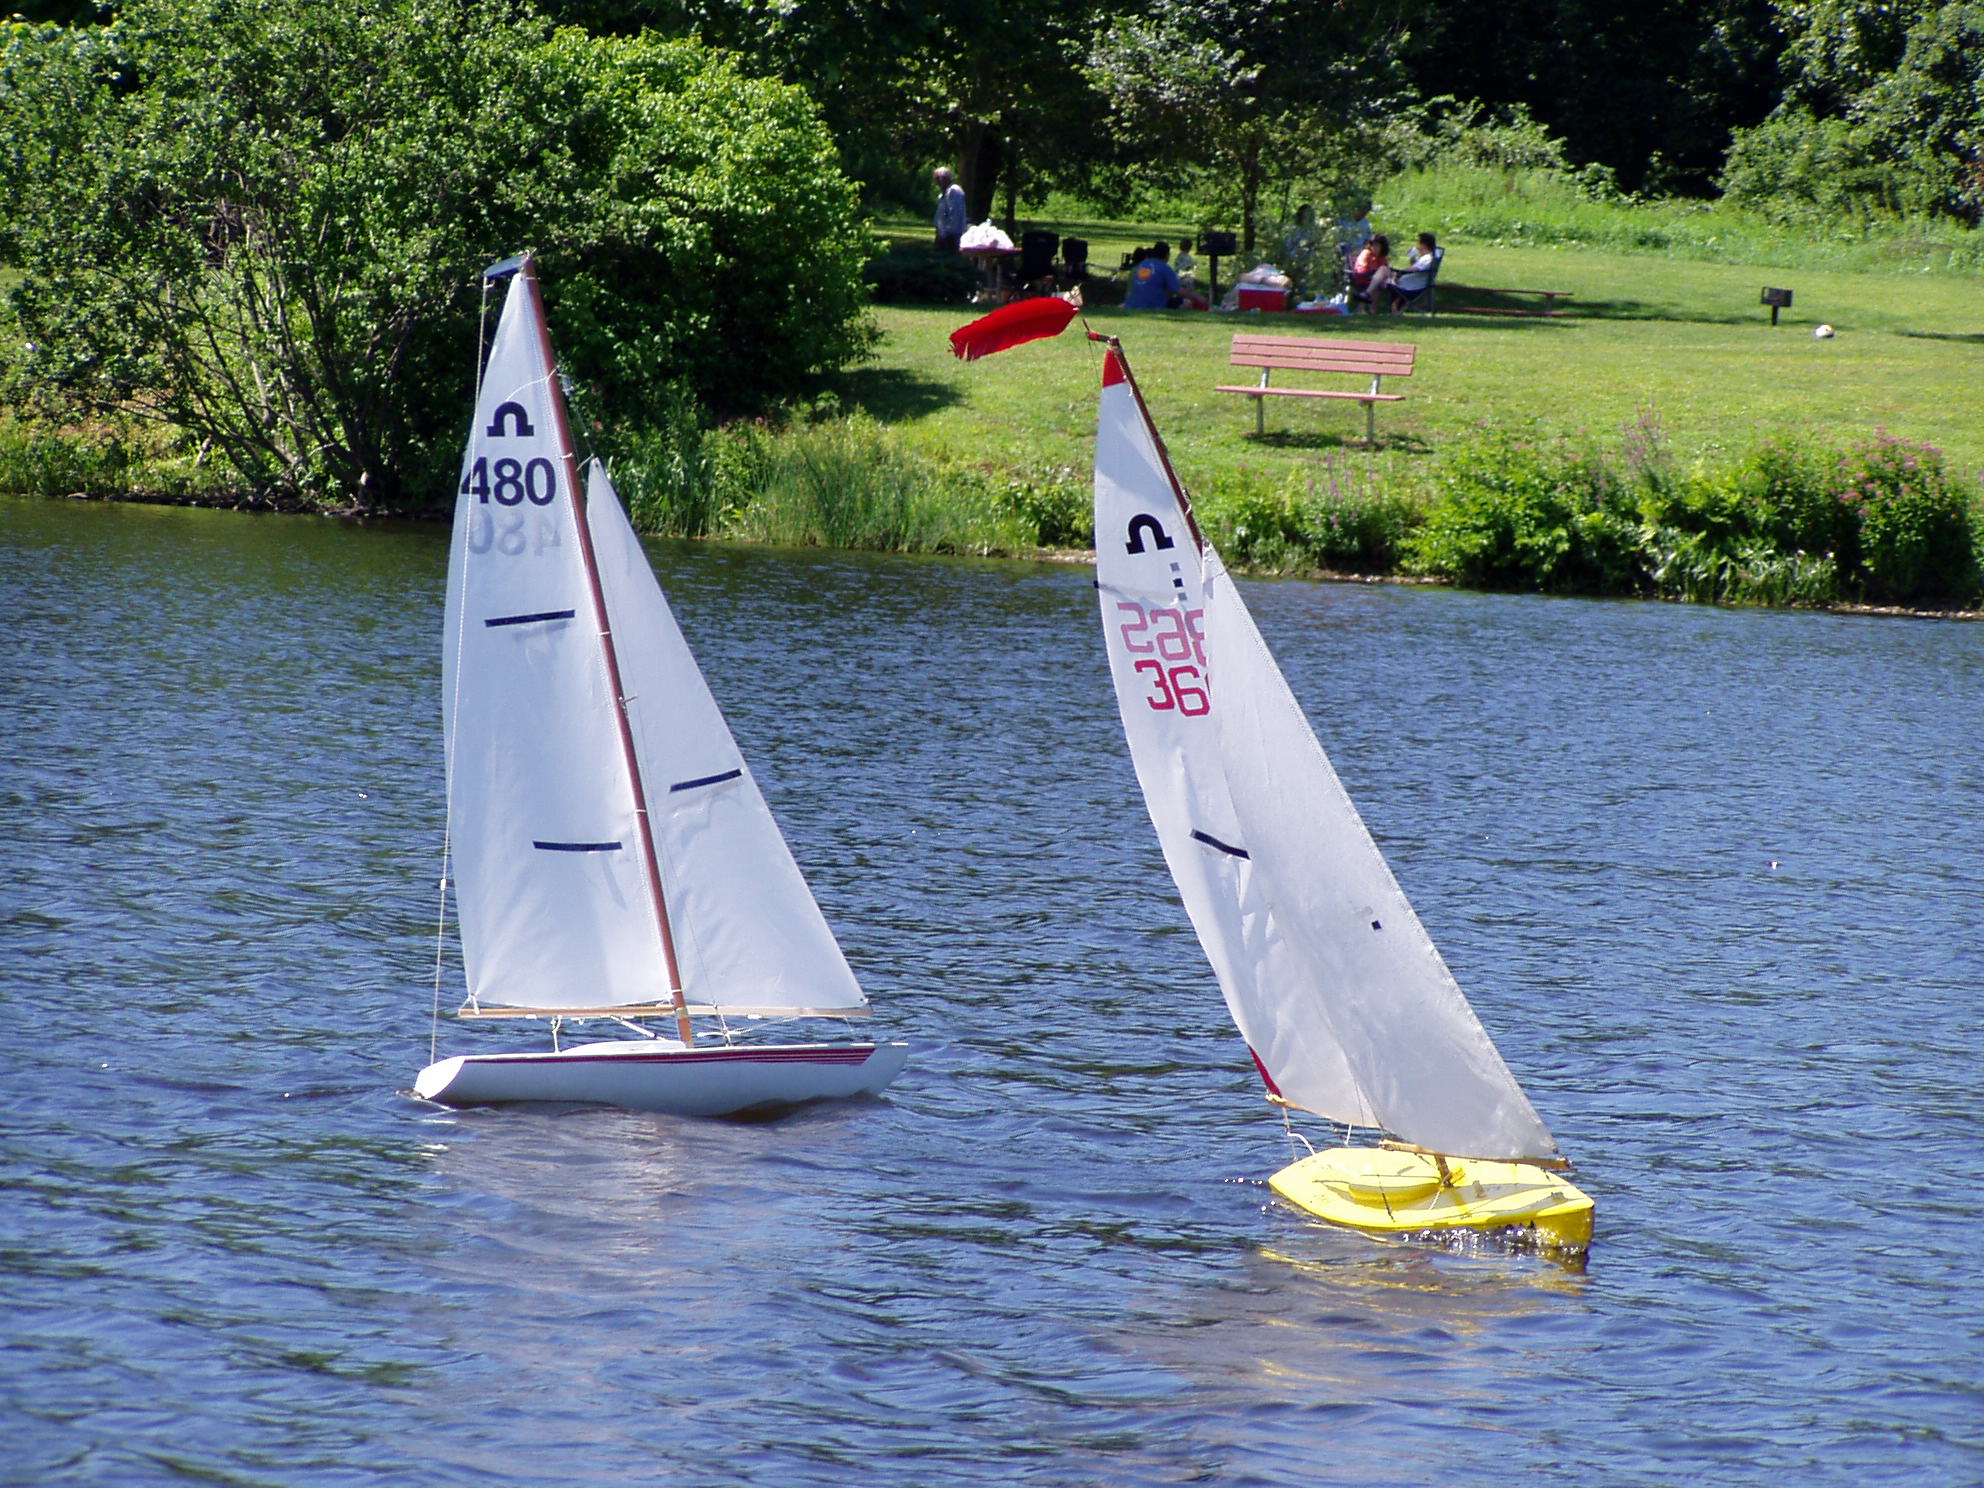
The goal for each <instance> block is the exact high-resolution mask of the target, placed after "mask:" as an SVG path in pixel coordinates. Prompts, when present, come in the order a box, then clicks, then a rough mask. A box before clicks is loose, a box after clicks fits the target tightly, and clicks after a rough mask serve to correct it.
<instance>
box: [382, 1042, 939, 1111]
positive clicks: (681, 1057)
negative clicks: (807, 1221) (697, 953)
mask: <svg viewBox="0 0 1984 1488" xmlns="http://www.w3.org/2000/svg"><path fill="white" fill-rule="evenodd" d="M908 1057H909V1046H908V1045H907V1044H732V1045H726V1044H711V1045H708V1046H699V1047H696V1048H692V1049H690V1048H683V1047H682V1046H681V1045H679V1044H676V1043H674V1042H673V1041H672V1040H671V1041H668V1042H665V1043H664V1042H659V1041H657V1042H653V1043H649V1042H640V1043H637V1042H634V1041H631V1040H627V1039H619V1040H614V1041H611V1042H607V1043H600V1044H580V1045H578V1046H577V1047H575V1048H571V1049H563V1050H560V1051H558V1052H556V1053H550V1052H545V1053H536V1054H458V1055H456V1056H455V1057H454V1058H452V1059H443V1060H441V1061H440V1062H439V1063H438V1064H430V1065H428V1066H427V1068H426V1069H424V1070H422V1071H421V1072H420V1077H419V1078H418V1079H417V1080H415V1081H414V1084H413V1091H414V1094H415V1095H418V1096H420V1097H422V1098H423V1099H426V1100H431V1101H437V1102H439V1103H441V1104H443V1105H450V1106H482V1105H499V1104H504V1103H507V1102H512V1101H557V1102H576V1103H583V1104H587V1105H601V1106H621V1107H624V1108H626V1109H628V1110H633V1111H658V1112H662V1113H664V1114H666V1115H671V1116H732V1115H736V1114H737V1113H739V1112H742V1111H750V1110H754V1109H759V1108H764V1107H775V1106H793V1105H799V1104H801V1103H802V1102H805V1101H816V1100H837V1099H842V1098H845V1097H847V1096H854V1095H877V1094H879V1093H880V1092H881V1091H882V1090H883V1088H884V1087H886V1086H887V1085H888V1083H889V1082H890V1081H891V1080H893V1079H895V1077H896V1075H897V1074H899V1073H900V1072H901V1070H902V1067H903V1063H904V1061H906V1060H907V1059H908Z"/></svg>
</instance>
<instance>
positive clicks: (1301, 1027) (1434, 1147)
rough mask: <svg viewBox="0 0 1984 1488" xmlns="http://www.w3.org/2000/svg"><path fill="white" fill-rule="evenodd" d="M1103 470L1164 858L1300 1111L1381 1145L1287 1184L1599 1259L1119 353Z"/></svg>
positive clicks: (1115, 637)
mask: <svg viewBox="0 0 1984 1488" xmlns="http://www.w3.org/2000/svg"><path fill="white" fill-rule="evenodd" d="M1094 339H1098V340H1106V341H1107V342H1108V345H1109V350H1108V352H1107V354H1106V355H1105V357H1104V361H1103V376H1102V383H1103V386H1102V406H1101V416H1100V420H1099V423H1098V426H1097V433H1096V451H1095V544H1096V587H1097V590H1098V592H1099V595H1100V598H1101V604H1102V629H1103V635H1104V637H1105V638H1106V641H1107V645H1108V651H1109V664H1110V671H1111V674H1112V676H1113V677H1114V680H1115V684H1116V700H1117V704H1118V707H1119V709H1120V711H1121V713H1122V717H1123V728H1124V732H1125V733H1126V735H1127V736H1128V738H1129V744H1130V753H1131V756H1132V758H1133V760H1134V761H1135V764H1136V769H1137V778H1138V780H1139V781H1140V782H1141V783H1142V786H1143V792H1144V799H1145V801H1146V802H1147V803H1148V805H1149V807H1150V815H1151V820H1152V822H1153V823H1154V824H1155V825H1156V827H1157V835H1158V838H1159V841H1160V842H1161V843H1162V845H1163V849H1164V856H1165V860H1166V862H1167V863H1168V864H1169V865H1170V868H1171V873H1172V876H1173V878H1175V879H1176V880H1177V883H1178V889H1179V892H1180V894H1181V895H1182V896H1183V898H1184V901H1185V907H1186V909H1187V911H1188V912H1189V914H1190V915H1191V918H1192V923H1193V926H1194V927H1195V928H1196V929H1197V931H1198V934H1199V939H1200V941H1201V943H1202V944H1203V945H1204V946H1205V950H1206V954H1207V956H1208V957H1209V958H1210V960H1211V962H1212V965H1213V970H1214V972H1215V974H1216V975H1217V977H1218V980H1219V984H1220V988H1221V990H1222V991H1223V992H1224V994H1225V997H1226V1002H1227V1006H1228V1007H1229V1008H1230V1009H1231V1010H1232V1013H1233V1018H1234V1021H1235V1022H1236V1023H1238V1024H1239V1027H1240V1031H1241V1033H1242V1035H1243V1036H1244V1037H1245V1038H1246V1040H1247V1045H1248V1048H1249V1049H1250V1050H1251V1052H1252V1053H1253V1056H1254V1062H1255V1064H1256V1065H1257V1066H1258V1068H1259V1070H1260V1073H1261V1076H1262V1078H1263V1080H1264V1081H1265V1082H1266V1085H1267V1093H1268V1098H1269V1099H1270V1100H1272V1101H1275V1102H1277V1103H1279V1104H1280V1105H1281V1106H1282V1107H1283V1108H1284V1109H1285V1110H1299V1111H1309V1112H1314V1113H1316V1114H1318V1115H1320V1116H1323V1117H1326V1118H1328V1119H1329V1120H1331V1121H1335V1122H1340V1123H1343V1124H1344V1125H1345V1126H1346V1127H1349V1128H1353V1129H1355V1128H1363V1129H1366V1130H1368V1131H1369V1132H1371V1133H1372V1135H1373V1137H1374V1139H1376V1140H1374V1141H1373V1142H1372V1144H1371V1145H1365V1146H1342V1147H1336V1148H1332V1149H1330V1150H1327V1151H1322V1152H1316V1151H1314V1150H1313V1149H1312V1151H1311V1154H1310V1155H1309V1156H1307V1157H1304V1158H1302V1159H1300V1160H1299V1161H1297V1162H1295V1163H1293V1164H1291V1165H1290V1166H1288V1167H1287V1168H1284V1169H1283V1170H1282V1171H1280V1172H1278V1173H1276V1174H1275V1175H1274V1177H1273V1178H1272V1180H1271V1182H1272V1184H1273V1186H1274V1188H1275V1190H1276V1191H1277V1192H1278V1193H1280V1194H1281V1195H1282V1196H1283V1197H1285V1198H1287V1199H1289V1200H1291V1201H1292V1202H1294V1203H1296V1204H1298V1205H1300V1206H1301V1207H1302V1208H1304V1209H1306V1210H1308V1211H1310V1212H1311V1213H1313V1214H1316V1215H1318V1216H1320V1217H1322V1218H1324V1219H1327V1220H1332V1221H1335V1222H1337V1223H1340V1224H1345V1225H1350V1226H1354V1227H1356V1228H1358V1229H1363V1230H1369V1231H1378V1232H1386V1233H1412V1232H1418V1231H1431V1230H1450V1229H1472V1230H1518V1231H1523V1232H1527V1233H1529V1234H1531V1235H1533V1236H1534V1238H1535V1239H1536V1240H1537V1241H1538V1242H1540V1243H1541V1244H1543V1245H1545V1246H1547V1247H1550V1248H1555V1249H1562V1250H1567V1251H1581V1250H1583V1249H1585V1248H1586V1247H1587V1246H1588V1245H1589V1243H1590V1240H1591V1216H1592V1205H1591V1200H1590V1199H1589V1198H1587V1197H1586V1196H1585V1195H1584V1194H1583V1193H1582V1192H1580V1191H1579V1190H1578V1189H1577V1188H1575V1187H1573V1186H1572V1185H1571V1184H1570V1183H1569V1182H1568V1181H1566V1180H1565V1179H1564V1178H1563V1177H1562V1176H1561V1170H1563V1169H1564V1168H1565V1167H1566V1166H1567V1164H1565V1163H1564V1161H1563V1159H1562V1158H1561V1157H1560V1156H1559V1154H1558V1151H1557V1144H1556V1142H1555V1141H1554V1140H1553V1139H1552V1137H1551V1135H1550V1133H1549V1131H1548V1130H1547V1129H1546V1128H1545V1127H1544V1125H1543V1123H1542V1121H1541V1120H1540V1119H1538V1117H1537V1114H1536V1111H1535V1110H1534V1108H1532V1107H1531V1105H1530V1103H1529V1100H1528V1098H1527V1097H1526V1096H1524V1094H1523V1092H1522V1089H1521V1087H1520V1086H1518V1085H1517V1084H1516V1081H1515V1078H1514V1076H1512V1075H1511V1074H1510V1073H1509V1070H1508V1067H1507V1066H1506V1065H1505V1064H1503V1062H1502V1059H1501V1056H1500V1055H1499V1054H1498V1053H1497V1052H1496V1050H1495V1046H1494V1044H1493V1043H1492V1042H1491V1041H1490V1040H1489V1037H1488V1034H1487V1032H1486V1031H1485V1030H1484V1029H1483V1028H1482V1026H1481V1024H1480V1022H1479V1021H1478V1020H1477V1019H1476V1017H1475V1015H1474V1011H1473V1009H1471V1008H1470V1007H1469V1006H1468V1004H1467V1000H1466V998H1465V997H1463V996H1462V994H1461V990H1460V987H1459V986H1458V985H1457V984H1456V982H1455V981H1454V978H1453V975H1452V973H1450V972H1449V971H1448V970H1447V967H1446V964H1445V963H1444V962H1443V961H1442V960H1441V958H1440V953H1439V952H1438V951H1437V950H1436V949H1435V948H1434V946H1433V942H1432V940H1431V939H1430V938H1429V937H1428V936H1427V934H1426V931H1425V929H1424V927H1423V926H1421V924H1420V923H1419V919H1418V916H1417V915H1415V914H1414V913H1413V910H1412V906H1411V905H1410V904H1409V903H1408V902H1407V900H1406V897H1405V895H1404V893H1403V892H1402V891H1401V890H1400V888H1399V886H1398V883H1397V881H1396V880H1395V879H1394V878H1393V877H1392V874H1391V870H1390V869H1389V868H1388V867H1387V866H1386V864H1385V861H1384V858H1383V856H1382V855H1381V854H1380V853H1379V851H1378V848H1377V845H1376V844H1375V843H1374V842H1373V841H1372V840H1371V836H1370V833H1369V832H1368V831H1367V830H1366V829H1365V826H1364V823H1363V820H1362V819H1361V818H1360V817H1359V816H1358V814H1357V809H1356V807H1355V806H1353V805H1352V804H1351V802H1350V798H1349V797H1348V796H1347V795H1346V794H1345V793H1344V790H1343V786H1342V785H1341V783H1339V781H1338V780H1337V777H1336V772H1335V770H1334V769H1332V768H1331V766H1330V763H1329V760H1328V758H1327V757H1326V756H1325V755H1324V753H1323V750H1322V746H1321V745H1320V744H1318V743H1317V741H1316V736H1315V733H1314V732H1313V731H1312V730H1311V728H1310V727H1309V723H1308V720H1307V719H1306V718H1305V717H1304V716H1303V713H1302V708H1301V705H1300V704H1299V703H1297V702H1296V700H1295V697H1294V695H1293V694H1292V693H1291V692H1290V691H1289V688H1288V684H1287V682H1286V681H1285V680H1284V679H1283V677H1282V675H1281V671H1280V669H1279V668H1278V667H1277V666H1276V665H1275V661H1274V658H1273V656H1272V655H1270V654H1269V652H1268V649H1267V646H1266V644H1265V643H1264V642H1263V641H1262V639H1261V636H1260V632H1259V631H1257V630H1256V629H1255V628H1254V622H1253V618H1252V616H1250V615H1249V614H1248V612H1247V607H1246V605H1245V604H1243V603H1242V602H1241V598H1240V595H1239V593H1238V591H1237V590H1236V588H1235V587H1234V584H1233V582H1232V580H1231V579H1230V578H1229V577H1228V576H1227V573H1226V570H1225V568H1224V566H1223V565H1222V564H1221V562H1220V558H1219V554H1218V553H1217V552H1215V551H1214V550H1213V547H1212V545H1211V544H1210V543H1208V542H1206V541H1205V539H1204V538H1203V537H1202V536H1201V534H1200V532H1199V529H1198V524H1197V523H1196V521H1195V520H1194V519H1193V515H1192V508H1191V504H1190V502H1189V500H1188V499H1187V497H1186V495H1185V492H1184V490H1183V488H1182V487H1181V486H1180V485H1179V483H1178V480H1177V477H1176V476H1175V474H1174V473H1173V472H1172V469H1171V462H1170V460H1169V458H1168V457H1167V455H1166V454H1165V451H1164V445H1163V442H1162V440H1161V439H1160V438H1159V436H1158V433H1157V429H1156V427H1155V425H1154V424H1153V423H1152V422H1151V418H1150V415H1149V412H1148V410H1147V409H1146V408H1145V407H1144V403H1143V398H1142V396H1141V394H1140V393H1139V392H1138V391H1137V387H1136V383H1135V381H1134V380H1133V379H1132V378H1131V375H1130V371H1129V366H1128V363H1127V362H1126V361H1125V360H1124V358H1123V355H1122V351H1121V347H1120V346H1119V345H1117V344H1116V342H1115V341H1114V339H1113V338H1104V337H1099V336H1098V337H1095V338H1094Z"/></svg>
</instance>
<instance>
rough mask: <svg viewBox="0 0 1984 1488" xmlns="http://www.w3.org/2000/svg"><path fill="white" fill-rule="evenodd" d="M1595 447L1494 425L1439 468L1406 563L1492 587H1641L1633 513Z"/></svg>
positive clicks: (1585, 590) (1602, 590)
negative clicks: (1506, 429)
mask: <svg viewBox="0 0 1984 1488" xmlns="http://www.w3.org/2000/svg"><path fill="white" fill-rule="evenodd" d="M1626 494H1627V493H1626V492H1625V491H1624V490H1623V489H1622V488H1621V487H1620V485H1619V483H1618V482H1617V481H1616V479H1615V478H1614V477H1613V475H1612V473H1611V472H1610V471H1609V470H1608V469H1607V467H1606V466H1605V464H1604V462H1603V461H1601V460H1600V459H1599V458H1598V456H1597V454H1596V453H1595V452H1594V451H1591V450H1588V449H1578V448H1574V447H1572V446H1570V445H1568V444H1565V443H1563V442H1561V441H1558V442H1544V441H1540V440H1538V439H1536V438H1535V437H1533V436H1527V437H1526V436H1525V435H1523V434H1521V433H1508V432H1501V431H1491V432H1488V433H1485V434H1484V435H1482V436H1481V437H1480V438H1479V439H1477V440H1475V441H1474V442H1472V443H1471V444H1469V445H1467V446H1465V447H1464V448H1463V449H1462V450H1461V451H1460V452H1459V453H1458V454H1457V455H1455V456H1454V457H1452V458H1451V459H1449V460H1448V462H1447V463H1446V464H1445V465H1444V466H1442V468H1441V469H1440V471H1439V473H1438V474H1437V475H1436V477H1435V481H1434V497H1433V501H1432V503H1431V505H1430V506H1429V508H1428V510H1427V513H1426V520H1425V521H1424V523H1422V524H1421V525H1420V526H1419V527H1418V528H1417V529H1415V530H1414V531H1413V532H1412V533H1411V535H1410V536H1409V537H1407V538H1406V540H1405V560H1406V565H1407V567H1408V568H1409V569H1410V570H1412V571H1414V572H1419V573H1430V574H1438V575H1441V576H1442V577H1445V578H1449V579H1452V580H1454V581H1455V582H1457V583H1462V584H1469V585H1475V586H1479V587H1482V588H1490V589H1531V590H1541V591H1544V592H1556V593H1577V594H1620V593H1629V592H1631V591H1632V590H1634V589H1635V588H1637V587H1638V583H1639V567H1638V564H1637V562H1636V557H1635V551H1636V548H1637V539H1638V535H1639V519H1638V514H1637V512H1635V511H1634V510H1633V509H1632V507H1631V505H1630V503H1629V502H1628V501H1627V500H1626V499H1625V497H1626Z"/></svg>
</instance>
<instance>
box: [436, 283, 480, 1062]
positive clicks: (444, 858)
mask: <svg viewBox="0 0 1984 1488" xmlns="http://www.w3.org/2000/svg"><path fill="white" fill-rule="evenodd" d="M480 280H481V284H482V304H481V306H480V308H479V311H478V313H477V315H476V320H475V395H474V398H475V401H474V404H473V406H474V409H475V413H474V414H473V415H472V417H473V418H476V419H480V418H481V416H482V378H483V373H484V371H485V370H486V368H485V366H484V363H483V357H484V355H485V354H486V352H487V350H488V346H489V276H488V275H487V274H484V275H481V276H480ZM475 428H476V426H475V425H474V424H473V423H471V424H470V425H469V442H470V443H471V444H473V443H474V442H475ZM458 494H459V493H458ZM464 546H466V545H464ZM468 560H469V555H468V553H466V552H464V553H463V554H462V567H463V570H464V577H466V570H467V567H468ZM464 588H466V585H464ZM467 615H468V606H467V605H463V606H462V614H461V615H460V616H458V617H457V623H456V626H455V655H456V656H457V657H459V656H460V655H461V644H462V630H463V627H464V626H465V625H466V624H467ZM461 687H462V669H461V667H460V666H459V665H457V666H456V667H455V696H454V698H453V699H452V700H451V702H452V704H453V705H454V706H453V707H451V708H450V710H449V714H450V716H451V717H452V716H454V715H455V708H457V707H459V705H460V703H461ZM446 744H447V772H446V777H445V778H446V782H447V783H446V784H445V785H444V787H443V790H442V794H443V797H444V800H443V802H442V808H441V877H440V901H441V902H440V906H439V909H438V911H437V912H436V915H435V925H434V1007H433V1010H432V1012H431V1013H430V1015H429V1017H428V1021H427V1062H428V1063H429V1064H432V1063H434V1062H435V1061H436V1060H437V1059H439V1058H440V1057H441V976H442V972H443V969H444V966H445V964H446V961H447V956H448V870H449V866H450V859H451V857H452V855H453V852H454V845H455V791H454V778H455V741H454V739H453V737H452V736H451V737H449V738H448V739H447V741H446Z"/></svg>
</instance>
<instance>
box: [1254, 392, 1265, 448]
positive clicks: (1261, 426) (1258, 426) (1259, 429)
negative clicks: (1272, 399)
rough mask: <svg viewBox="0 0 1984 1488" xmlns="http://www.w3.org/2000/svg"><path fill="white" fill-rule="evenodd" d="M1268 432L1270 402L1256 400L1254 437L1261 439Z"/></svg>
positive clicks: (1262, 399)
mask: <svg viewBox="0 0 1984 1488" xmlns="http://www.w3.org/2000/svg"><path fill="white" fill-rule="evenodd" d="M1267 432H1268V400H1267V399H1266V398H1256V399H1255V400H1254V437H1255V438H1257V439H1258V438H1259V437H1261V436H1262V435H1264V434H1266V433H1267Z"/></svg>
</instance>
